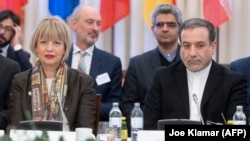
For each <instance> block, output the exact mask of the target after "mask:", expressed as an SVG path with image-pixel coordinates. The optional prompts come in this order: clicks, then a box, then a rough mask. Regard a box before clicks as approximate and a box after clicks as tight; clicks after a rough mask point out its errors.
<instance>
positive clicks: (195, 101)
mask: <svg viewBox="0 0 250 141" xmlns="http://www.w3.org/2000/svg"><path fill="white" fill-rule="evenodd" d="M193 100H194V103H195V105H196V107H197V109H198V111H199V114H200V118H201V124H202V125H205V122H204V119H203V117H202V114H201V110H200V107H199V103H198V97H197V95H196V94H193Z"/></svg>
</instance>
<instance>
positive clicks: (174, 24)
mask: <svg viewBox="0 0 250 141" xmlns="http://www.w3.org/2000/svg"><path fill="white" fill-rule="evenodd" d="M165 24H166V25H167V27H169V28H175V27H177V23H175V22H158V23H156V24H155V26H156V27H158V28H163V27H164V25H165Z"/></svg>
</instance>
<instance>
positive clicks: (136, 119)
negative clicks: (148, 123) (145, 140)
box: [131, 103, 143, 141]
mask: <svg viewBox="0 0 250 141" xmlns="http://www.w3.org/2000/svg"><path fill="white" fill-rule="evenodd" d="M138 130H143V112H142V110H141V108H140V103H135V104H134V109H133V110H132V112H131V141H137V133H138Z"/></svg>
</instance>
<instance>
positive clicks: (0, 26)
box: [0, 24, 14, 33]
mask: <svg viewBox="0 0 250 141" xmlns="http://www.w3.org/2000/svg"><path fill="white" fill-rule="evenodd" d="M3 29H4V31H6V32H8V33H12V32H13V31H14V30H13V28H12V27H11V26H3V25H2V24H0V30H3Z"/></svg>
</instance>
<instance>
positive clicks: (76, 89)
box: [10, 68, 96, 131]
mask: <svg viewBox="0 0 250 141" xmlns="http://www.w3.org/2000/svg"><path fill="white" fill-rule="evenodd" d="M67 75H68V77H67V79H68V80H67V82H68V90H67V96H66V99H65V104H64V108H63V111H64V112H65V115H66V117H67V119H68V122H69V126H70V130H71V131H74V130H75V128H76V127H89V128H92V129H93V130H95V127H94V121H95V114H96V93H95V90H94V88H93V81H92V79H91V78H90V77H89V76H88V75H86V74H83V73H79V72H78V71H76V70H73V69H70V68H69V69H68V74H67ZM30 91H31V70H28V71H25V72H22V73H19V74H18V75H16V76H15V78H14V81H13V87H12V96H11V103H10V116H11V118H10V119H11V125H14V126H15V125H17V124H18V123H19V122H20V121H23V120H32V102H31V95H30V94H29V93H30Z"/></svg>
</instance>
